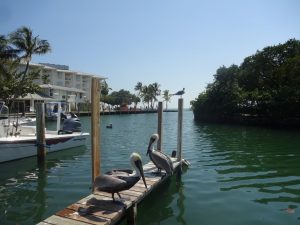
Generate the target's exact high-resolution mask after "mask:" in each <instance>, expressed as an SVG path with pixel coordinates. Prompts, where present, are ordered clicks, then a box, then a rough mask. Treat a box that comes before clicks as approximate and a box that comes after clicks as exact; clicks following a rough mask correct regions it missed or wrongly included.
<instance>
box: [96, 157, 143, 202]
mask: <svg viewBox="0 0 300 225" xmlns="http://www.w3.org/2000/svg"><path fill="white" fill-rule="evenodd" d="M130 162H131V165H132V166H133V168H134V169H135V172H133V171H132V170H113V171H111V172H108V173H106V174H104V175H100V176H98V177H96V179H95V181H94V190H97V191H104V192H108V193H111V194H112V198H113V201H115V198H114V194H115V193H117V194H118V196H119V197H120V198H121V196H120V194H119V192H120V191H124V190H128V189H130V188H131V187H132V186H134V185H135V184H136V183H137V182H138V181H139V180H140V178H141V177H142V179H143V182H144V184H145V187H146V188H147V184H146V180H145V176H144V170H143V165H142V159H141V156H140V155H139V154H138V153H132V154H131V156H130Z"/></svg>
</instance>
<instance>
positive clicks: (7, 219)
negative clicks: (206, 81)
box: [0, 111, 300, 225]
mask: <svg viewBox="0 0 300 225" xmlns="http://www.w3.org/2000/svg"><path fill="white" fill-rule="evenodd" d="M81 120H82V122H83V124H84V127H85V131H89V130H90V120H89V117H83V118H81ZM110 123H112V124H113V129H106V125H107V124H110ZM163 123H164V125H163V126H164V130H163V149H164V151H165V152H166V153H168V154H171V152H172V151H173V150H175V149H176V138H177V133H176V131H177V113H164V117H163ZM50 125H51V124H50ZM54 125H56V124H53V126H54ZM156 126H157V115H156V114H139V115H120V116H103V117H101V157H102V164H101V170H102V172H105V171H107V170H111V169H113V168H126V167H129V165H130V164H129V159H128V158H129V155H130V153H131V152H133V151H136V152H138V153H140V154H141V156H142V159H143V163H146V162H148V161H149V158H147V157H146V148H147V145H148V142H149V137H150V135H151V134H152V133H154V132H155V131H156ZM183 127H184V130H183V156H184V158H186V159H187V160H188V161H189V162H190V163H191V166H190V168H188V169H187V170H186V171H184V173H183V174H182V176H181V177H176V176H173V177H172V178H170V179H168V180H167V182H165V183H164V184H163V185H162V186H160V187H159V188H158V189H156V190H155V191H154V193H152V194H150V195H149V196H147V198H146V199H145V201H143V202H142V203H140V204H139V207H138V224H143V225H147V224H182V225H186V224H188V225H193V224H195V225H196V224H197V225H198V224H217V225H218V224H243V225H248V224H249V225H252V224H256V225H257V224H259V225H260V224H261V225H266V224H270V225H281V224H289V225H293V224H299V222H300V133H299V132H297V131H283V130H271V129H264V128H255V127H242V126H225V125H210V124H198V123H195V122H194V120H193V115H192V113H191V112H190V111H185V112H184V121H183ZM90 160H91V159H90V143H88V145H87V148H79V149H72V150H70V151H62V152H58V153H53V154H49V155H48V156H47V163H46V165H45V167H39V166H38V165H37V164H36V159H35V157H33V158H28V159H24V160H20V161H16V162H12V163H5V164H0V172H1V177H0V210H1V211H0V213H1V214H0V224H17V223H19V224H22V225H23V224H34V223H37V222H39V221H40V220H42V219H45V218H47V217H48V216H50V215H51V214H53V213H55V212H57V211H58V210H60V209H62V208H63V207H65V206H67V205H69V204H71V203H73V202H74V201H77V200H79V199H81V198H82V197H84V196H86V195H88V194H89V193H90V192H91V190H90V189H89V188H90V186H91V177H90V175H91V163H90ZM123 224H126V223H125V222H124V223H123Z"/></svg>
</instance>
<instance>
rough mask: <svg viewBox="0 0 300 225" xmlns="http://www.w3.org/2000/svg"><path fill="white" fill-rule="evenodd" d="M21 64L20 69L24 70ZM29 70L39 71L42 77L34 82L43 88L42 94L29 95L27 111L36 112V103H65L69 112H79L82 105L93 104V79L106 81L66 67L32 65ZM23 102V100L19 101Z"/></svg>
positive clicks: (26, 102) (26, 101)
mask: <svg viewBox="0 0 300 225" xmlns="http://www.w3.org/2000/svg"><path fill="white" fill-rule="evenodd" d="M24 68H25V65H24V64H21V65H20V69H21V70H24ZM29 69H39V70H40V76H39V78H38V79H36V80H34V82H35V83H36V84H38V85H39V86H40V87H41V93H35V94H28V95H27V96H25V97H24V98H22V100H25V111H26V112H32V111H34V102H35V101H41V100H42V101H64V102H67V103H68V105H69V110H78V106H79V105H80V103H85V104H86V103H90V102H91V83H92V78H93V77H97V78H99V79H100V80H104V79H106V78H105V77H103V76H99V75H95V74H90V73H84V72H79V71H72V70H69V67H68V66H66V65H57V64H49V63H30V66H29ZM19 100H21V99H19Z"/></svg>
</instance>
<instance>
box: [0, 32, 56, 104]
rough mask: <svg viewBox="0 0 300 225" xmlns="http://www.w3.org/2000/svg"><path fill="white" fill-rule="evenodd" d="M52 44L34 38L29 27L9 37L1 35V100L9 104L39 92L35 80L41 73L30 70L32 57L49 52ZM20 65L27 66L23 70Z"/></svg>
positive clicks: (36, 37)
mask: <svg viewBox="0 0 300 225" xmlns="http://www.w3.org/2000/svg"><path fill="white" fill-rule="evenodd" d="M50 50H51V49H50V44H49V43H48V41H46V40H41V39H39V37H38V36H33V32H32V30H31V29H30V28H28V27H21V28H19V29H17V30H16V31H14V32H12V33H10V34H9V35H7V36H5V35H0V90H3V91H1V92H0V99H3V100H5V101H6V102H7V103H8V104H10V102H11V101H12V100H14V99H16V98H18V97H20V96H21V97H24V96H25V95H26V94H28V93H34V92H36V91H38V90H39V86H38V85H36V84H34V83H33V80H35V79H37V78H38V76H39V71H38V70H34V69H31V70H29V63H30V60H31V57H32V55H34V54H38V55H41V54H45V53H47V52H49V51H50ZM20 64H25V69H24V70H21V69H20V68H21V67H20Z"/></svg>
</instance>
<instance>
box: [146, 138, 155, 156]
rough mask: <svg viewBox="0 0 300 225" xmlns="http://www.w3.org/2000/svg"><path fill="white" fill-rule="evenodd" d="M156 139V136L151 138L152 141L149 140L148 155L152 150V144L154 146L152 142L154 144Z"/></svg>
mask: <svg viewBox="0 0 300 225" xmlns="http://www.w3.org/2000/svg"><path fill="white" fill-rule="evenodd" d="M154 141H155V139H154V138H150V141H149V144H148V150H147V154H146V155H148V154H149V152H150V148H151V146H152V144H153V142H154Z"/></svg>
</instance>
